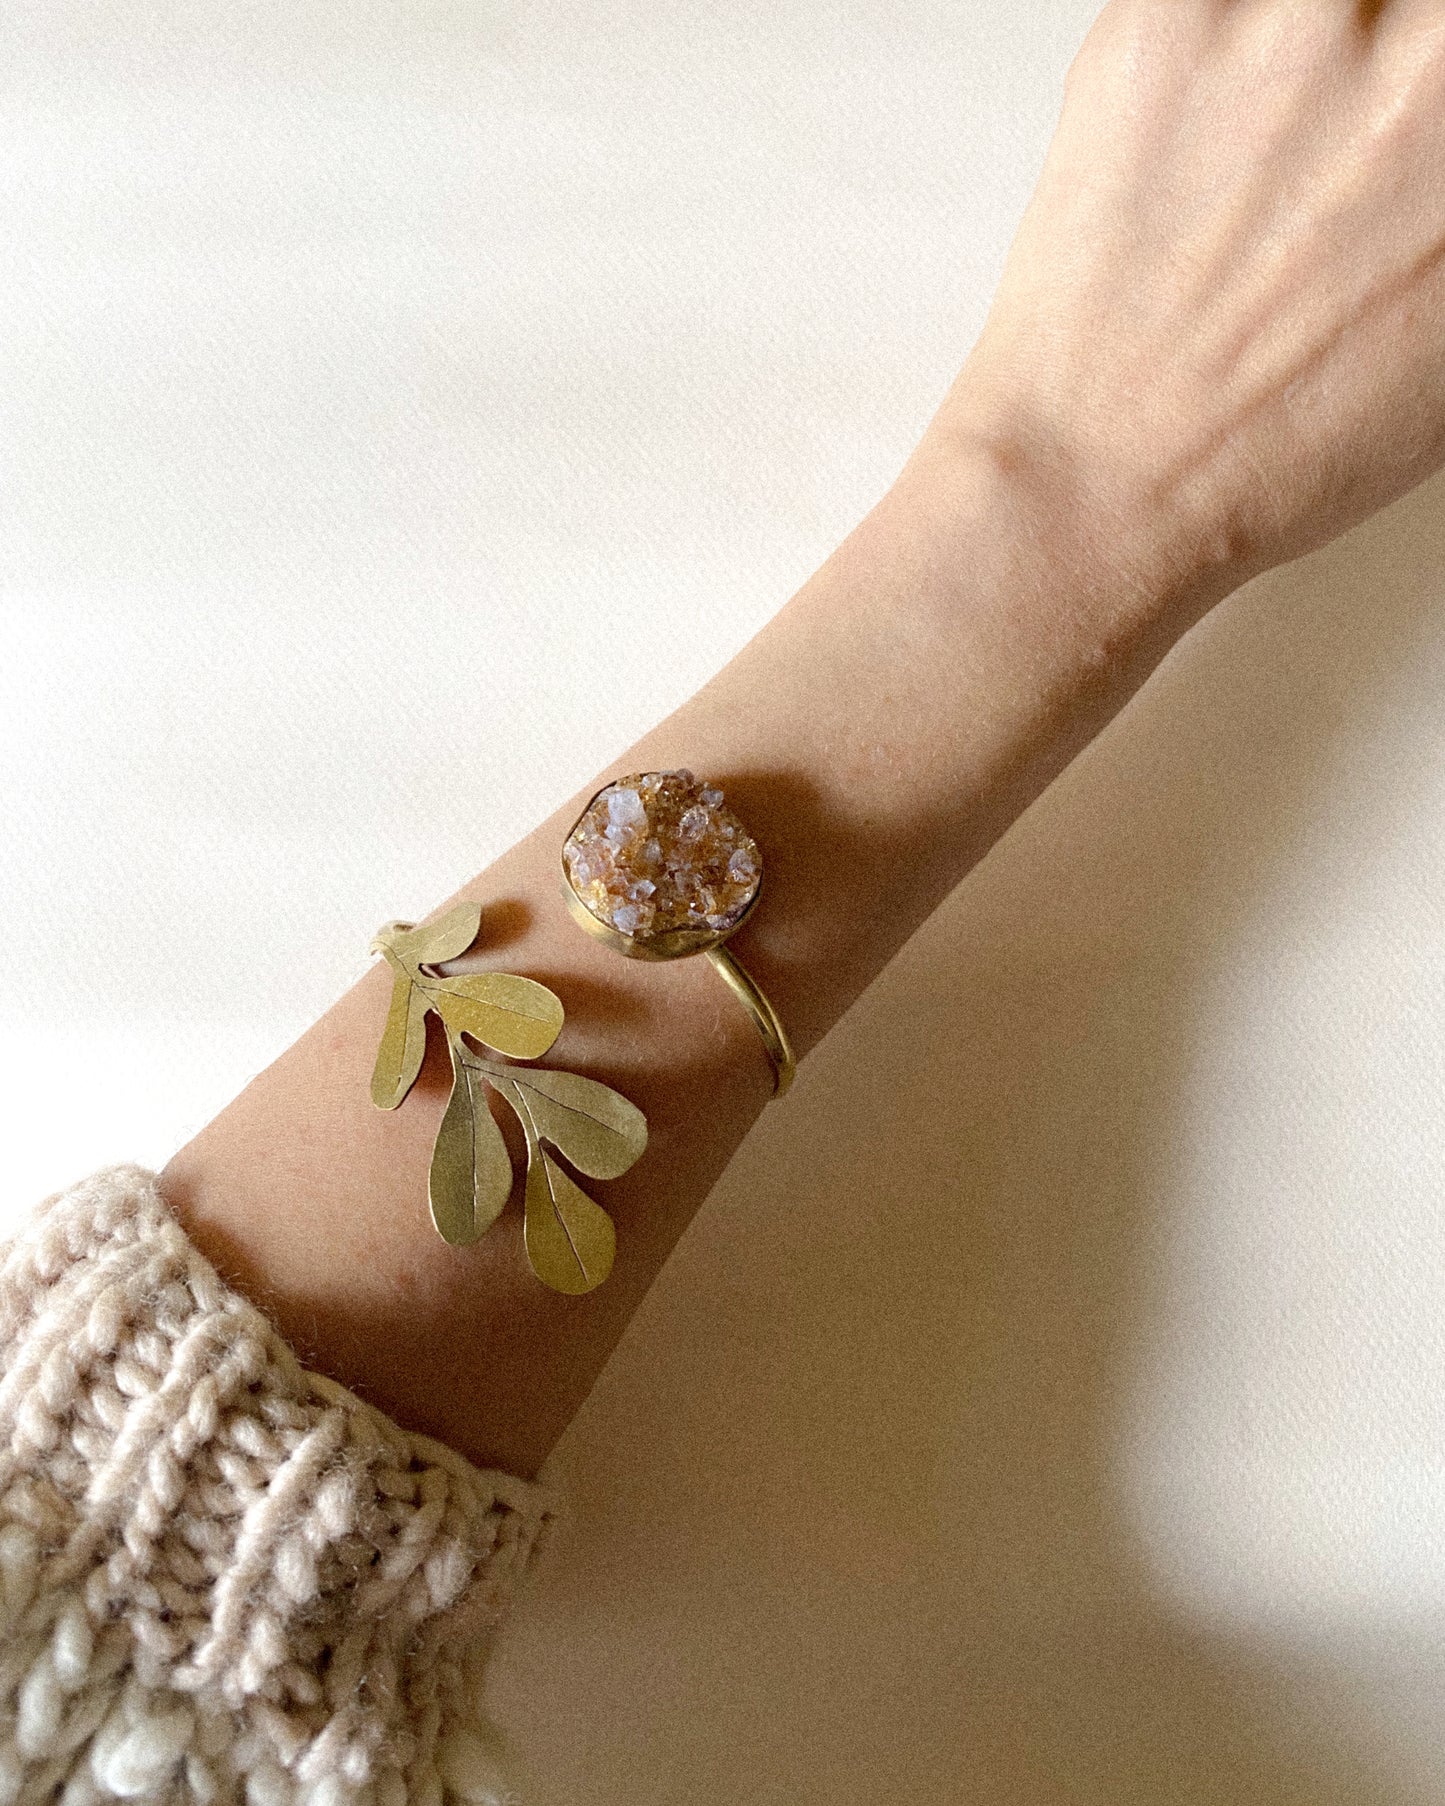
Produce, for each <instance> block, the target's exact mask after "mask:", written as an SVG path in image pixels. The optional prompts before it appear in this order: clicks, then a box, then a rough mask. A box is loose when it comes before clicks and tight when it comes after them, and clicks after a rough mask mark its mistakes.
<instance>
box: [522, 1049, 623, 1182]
mask: <svg viewBox="0 0 1445 1806" xmlns="http://www.w3.org/2000/svg"><path fill="white" fill-rule="evenodd" d="M507 1077H508V1078H509V1079H510V1080H511V1082H512V1083H513V1084H514V1085H516V1086H518V1087H519V1088H520V1089H521V1090H522V1091H523V1092H524V1093H525V1094H526V1101H527V1108H528V1111H529V1112H530V1114H531V1117H532V1121H533V1123H534V1124H535V1125H536V1129H537V1133H538V1135H540V1136H541V1137H542V1139H543V1140H544V1141H550V1142H551V1143H552V1145H553V1147H555V1148H556V1149H557V1151H558V1152H559V1153H561V1154H565V1155H566V1157H567V1159H568V1160H570V1161H571V1163H572V1164H573V1166H575V1167H576V1168H577V1170H578V1171H579V1172H582V1173H586V1174H587V1175H588V1176H589V1177H590V1178H593V1179H615V1178H617V1177H618V1175H619V1174H621V1173H625V1172H626V1171H627V1169H628V1167H630V1166H631V1165H632V1164H633V1162H634V1161H635V1160H636V1159H637V1158H638V1157H639V1155H641V1153H642V1152H643V1150H644V1149H645V1148H646V1146H647V1118H646V1117H645V1116H644V1115H643V1114H642V1112H641V1111H640V1110H639V1109H638V1107H637V1105H636V1104H634V1103H631V1102H629V1100H628V1099H627V1098H625V1097H623V1095H622V1093H621V1092H620V1091H614V1090H613V1089H612V1087H611V1086H610V1085H604V1084H602V1083H600V1081H599V1080H597V1079H587V1078H583V1077H582V1075H581V1074H580V1073H577V1072H556V1071H553V1070H552V1069H551V1068H550V1067H527V1068H525V1069H522V1068H515V1067H514V1068H513V1069H512V1070H510V1071H509V1072H508V1074H507Z"/></svg>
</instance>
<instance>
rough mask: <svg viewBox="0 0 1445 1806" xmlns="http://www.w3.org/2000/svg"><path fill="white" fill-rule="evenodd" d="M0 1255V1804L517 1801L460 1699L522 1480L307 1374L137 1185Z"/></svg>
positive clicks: (525, 1534)
mask: <svg viewBox="0 0 1445 1806" xmlns="http://www.w3.org/2000/svg"><path fill="white" fill-rule="evenodd" d="M0 1256H3V1265H0V1802H17V1803H21V1806H29V1803H30V1802H32V1801H41V1800H44V1801H52V1800H59V1801H61V1802H63V1806H89V1803H90V1802H97V1801H102V1800H114V1799H124V1800H141V1801H153V1802H157V1803H160V1802H176V1803H177V1806H179V1802H181V1801H185V1802H200V1803H202V1806H205V1803H208V1802H215V1803H216V1806H230V1803H231V1802H235V1803H236V1806H242V1803H243V1802H244V1806H301V1803H302V1802H305V1803H306V1806H343V1803H345V1806H352V1803H354V1806H403V1803H404V1802H405V1803H406V1806H443V1803H444V1802H461V1801H466V1802H469V1803H471V1806H479V1803H488V1806H490V1803H492V1802H497V1803H500V1802H503V1801H510V1800H512V1799H513V1798H515V1796H514V1795H513V1793H512V1792H511V1790H510V1788H509V1787H508V1786H507V1783H506V1781H505V1777H504V1776H503V1774H502V1772H501V1770H500V1768H499V1766H498V1754H497V1748H496V1744H495V1740H494V1738H493V1736H492V1734H491V1733H490V1732H489V1730H488V1728H487V1726H486V1724H485V1722H484V1721H483V1720H482V1719H481V1718H480V1717H479V1716H478V1708H477V1701H478V1697H479V1693H480V1686H481V1668H482V1663H483V1661H484V1660H485V1655H486V1649H487V1644H488V1640H489V1633H490V1632H491V1631H492V1630H493V1629H494V1627H495V1626H496V1625H497V1623H498V1622H499V1620H500V1618H501V1616H502V1614H503V1612H504V1609H505V1606H506V1604H507V1601H508V1598H509V1595H510V1594H511V1592H512V1590H513V1587H514V1586H515V1584H516V1582H517V1580H518V1579H519V1577H520V1576H521V1574H522V1573H523V1571H524V1570H525V1569H526V1568H527V1566H528V1565H529V1563H530V1562H531V1560H532V1559H533V1556H534V1554H535V1552H536V1551H537V1550H538V1549H539V1547H540V1546H541V1543H542V1541H543V1540H544V1538H545V1534H546V1531H547V1528H548V1526H549V1525H550V1523H551V1522H552V1519H553V1516H554V1512H555V1504H554V1502H553V1501H552V1499H551V1498H550V1495H549V1494H548V1493H547V1491H546V1490H545V1489H544V1488H542V1487H540V1486H538V1485H536V1484H534V1483H531V1482H527V1481H523V1480H518V1479H516V1478H514V1477H512V1476H510V1475H507V1474H501V1473H495V1472H484V1471H482V1470H480V1469H478V1468H475V1467H473V1466H472V1465H471V1464H470V1463H469V1462H467V1461H465V1460H464V1459H463V1458H462V1457H461V1456H460V1455H457V1454H456V1453H454V1452H453V1451H452V1450H450V1449H448V1448H446V1447H444V1446H443V1445H441V1444H440V1443H437V1442H433V1441H432V1440H430V1439H429V1438H427V1437H423V1436H417V1435H413V1434H410V1433H408V1432H406V1431H403V1430H401V1429H400V1428H398V1426H397V1425H396V1424H395V1423H393V1422H392V1421H391V1419H390V1418H388V1417H385V1416H384V1415H382V1414H381V1413H380V1412H378V1411H376V1410H374V1409H373V1408H372V1407H370V1406H369V1405H366V1404H364V1403H363V1402H362V1401H361V1400H360V1399H358V1398H357V1397H355V1396H354V1394H352V1393H350V1392H348V1391H346V1390H345V1388H344V1387H342V1386H339V1385H337V1384H335V1383H334V1382H333V1381H331V1380H327V1379H324V1378H322V1377H321V1376H320V1375H318V1374H314V1373H310V1372H307V1371H306V1369H304V1368H303V1367H302V1366H301V1364H300V1363H299V1361H298V1360H297V1359H296V1357H295V1355H294V1354H293V1353H292V1352H291V1350H290V1349H289V1348H288V1347H287V1345H286V1344H285V1343H284V1342H283V1341H282V1340H281V1338H280V1337H279V1335H278V1334H277V1333H276V1331H275V1329H274V1328H273V1327H272V1326H271V1325H270V1324H269V1323H268V1322H267V1320H266V1318H265V1317H264V1316H263V1315H262V1314H261V1313H260V1312H259V1311H257V1310H256V1309H255V1307H254V1306H253V1305H251V1304H250V1303H248V1302H247V1301H246V1300H245V1299H243V1298H241V1297H240V1296H239V1295H238V1294H237V1293H236V1292H235V1291H233V1290H232V1289H231V1288H230V1287H229V1286H227V1285H225V1284H224V1283H223V1282H222V1281H221V1279H220V1278H219V1276H218V1275H217V1273H216V1271H215V1269H214V1268H213V1267H212V1266H211V1265H210V1263H209V1262H208V1261H206V1260H205V1259H204V1258H203V1257H202V1255H201V1254H200V1253H199V1252H198V1250H197V1249H196V1248H195V1247H194V1245H193V1244H192V1243H191V1241H190V1240H189V1238H188V1237H187V1236H186V1235H185V1233H184V1232H183V1230H182V1229H181V1227H180V1225H179V1224H178V1223H177V1221H176V1220H175V1218H174V1217H173V1216H172V1215H171V1213H170V1211H169V1210H168V1209H167V1208H166V1206H165V1204H164V1203H163V1202H162V1200H161V1198H160V1197H159V1195H158V1193H157V1191H156V1188H155V1181H154V1177H153V1175H151V1174H150V1173H147V1172H144V1171H142V1170H141V1169H140V1168H138V1167H116V1168H111V1169H108V1170H107V1171H104V1172H102V1173H99V1174H97V1175H95V1176H94V1177H93V1178H91V1179H88V1180H86V1181H85V1182H84V1183H83V1184H81V1185H78V1186H76V1187H75V1188H74V1189H72V1190H71V1191H68V1192H65V1193H63V1194H61V1195H59V1196H57V1197H55V1198H51V1199H49V1200H47V1202H46V1203H44V1204H42V1205H41V1206H40V1207H39V1208H38V1210H36V1212H35V1213H34V1214H33V1216H32V1218H31V1219H30V1220H29V1221H28V1222H27V1223H26V1225H25V1226H24V1227H23V1229H22V1230H21V1232H20V1234H19V1235H18V1237H17V1238H16V1239H15V1240H13V1241H12V1242H11V1243H10V1244H9V1245H8V1246H7V1247H5V1248H4V1249H3V1250H0Z"/></svg>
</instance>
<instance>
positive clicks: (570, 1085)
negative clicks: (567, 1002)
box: [371, 903, 647, 1293]
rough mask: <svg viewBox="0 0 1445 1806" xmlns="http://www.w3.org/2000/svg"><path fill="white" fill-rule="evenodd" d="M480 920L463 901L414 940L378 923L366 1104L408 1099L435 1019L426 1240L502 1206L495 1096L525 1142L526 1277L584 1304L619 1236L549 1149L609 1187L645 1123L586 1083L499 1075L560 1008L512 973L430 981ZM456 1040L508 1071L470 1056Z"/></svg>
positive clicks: (463, 947) (619, 1099)
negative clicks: (435, 1123) (430, 1228)
mask: <svg viewBox="0 0 1445 1806" xmlns="http://www.w3.org/2000/svg"><path fill="white" fill-rule="evenodd" d="M481 921H482V908H481V905H480V904H479V903H461V904H458V906H457V907H456V908H455V909H453V910H449V911H448V912H447V914H446V915H444V916H442V917H441V918H440V920H438V921H435V922H431V923H428V924H427V925H426V926H425V927H422V928H415V927H413V926H412V924H411V923H410V922H388V923H387V925H386V926H385V927H384V928H381V929H378V931H377V933H376V937H375V939H374V940H373V941H372V943H371V946H372V951H373V952H374V953H380V954H381V955H382V956H383V957H384V958H385V959H386V961H387V963H388V965H390V967H391V968H392V971H393V973H394V974H395V979H394V982H393V985H392V993H391V1006H390V1008H389V1009H388V1010H387V1014H386V1025H385V1027H384V1028H383V1029H382V1032H381V1045H380V1046H379V1047H378V1048H377V1050H376V1065H375V1067H374V1068H373V1070H372V1074H371V1101H372V1103H374V1104H375V1105H376V1107H377V1109H378V1110H395V1109H396V1107H397V1105H398V1104H400V1103H401V1101H402V1100H403V1098H405V1096H406V1094H407V1093H408V1091H410V1090H411V1088H412V1086H413V1085H414V1084H415V1083H416V1078H417V1074H418V1073H419V1072H420V1071H421V1065H422V1059H423V1056H424V1055H425V1053H426V1019H427V1017H428V1015H434V1016H435V1017H436V1018H437V1019H438V1021H439V1022H440V1023H441V1025H442V1029H443V1031H444V1033H445V1035H446V1040H447V1050H448V1052H449V1053H450V1055H451V1062H452V1090H451V1096H450V1098H449V1099H448V1100H447V1107H446V1109H445V1111H444V1112H443V1114H442V1119H441V1123H440V1126H439V1127H438V1129H437V1136H436V1142H435V1144H434V1146H433V1148H432V1158H431V1171H430V1175H429V1178H428V1192H429V1196H430V1202H431V1215H432V1222H433V1223H434V1224H435V1225H436V1228H437V1232H438V1233H439V1234H440V1235H441V1237H442V1238H443V1240H444V1241H448V1242H451V1243H452V1244H453V1245H454V1246H457V1247H462V1246H465V1244H466V1243H468V1242H474V1241H476V1240H477V1238H478V1237H479V1236H481V1235H483V1234H485V1232H486V1231H487V1230H488V1229H490V1228H491V1226H492V1224H493V1223H494V1222H496V1220H497V1218H498V1217H499V1216H500V1215H501V1213H502V1209H503V1207H504V1206H505V1204H506V1202H507V1199H508V1198H509V1197H510V1196H511V1191H512V1177H513V1174H512V1158H511V1155H510V1153H509V1152H508V1150H507V1144H506V1141H505V1140H504V1138H503V1136H502V1131H501V1129H500V1127H499V1126H498V1124H497V1120H496V1118H495V1117H494V1116H493V1114H492V1109H491V1105H490V1103H489V1102H488V1096H487V1094H488V1091H489V1090H491V1091H495V1092H496V1094H497V1095H498V1096H499V1097H500V1098H501V1099H502V1100H503V1101H504V1102H505V1103H506V1104H507V1105H508V1106H509V1108H510V1109H511V1110H512V1111H513V1113H514V1114H515V1115H516V1118H517V1120H518V1122H519V1123H520V1124H521V1127H522V1133H523V1135H524V1137H525V1138H526V1143H527V1178H526V1186H525V1192H524V1195H525V1208H526V1221H525V1228H524V1232H523V1239H524V1242H525V1245H526V1249H527V1259H528V1261H529V1262H530V1263H531V1267H532V1271H533V1272H534V1273H535V1274H536V1275H537V1277H538V1279H540V1280H541V1281H542V1282H543V1284H544V1285H548V1286H551V1287H552V1289H553V1290H554V1291H557V1292H570V1293H582V1292H590V1291H592V1290H593V1288H594V1287H596V1286H600V1285H601V1284H602V1282H603V1280H604V1279H606V1277H607V1275H608V1274H609V1273H610V1272H611V1271H612V1260H613V1256H614V1254H615V1253H616V1249H617V1232H616V1230H615V1229H614V1227H613V1223H612V1218H611V1217H610V1216H608V1214H607V1212H606V1211H605V1210H603V1208H602V1206H601V1205H600V1204H597V1203H596V1202H594V1200H593V1199H591V1198H589V1197H588V1195H587V1193H586V1192H585V1191H583V1190H582V1188H581V1186H580V1185H578V1184H577V1182H576V1181H575V1180H574V1179H573V1178H572V1177H571V1175H570V1174H569V1173H568V1172H567V1171H566V1169H565V1168H564V1167H563V1166H562V1165H561V1164H560V1163H559V1162H558V1161H557V1160H556V1159H555V1158H554V1156H553V1154H552V1153H551V1152H550V1151H549V1150H550V1149H553V1148H555V1149H556V1151H557V1153H558V1154H560V1155H561V1156H562V1158H563V1159H564V1160H567V1161H569V1162H570V1163H571V1165H572V1166H574V1167H575V1168H576V1169H577V1171H578V1172H579V1173H583V1174H585V1175H586V1176H587V1177H588V1178H591V1179H616V1178H618V1177H620V1175H621V1174H623V1173H625V1172H626V1171H627V1169H628V1168H629V1167H630V1166H631V1165H632V1164H633V1162H634V1161H635V1160H637V1158H638V1157H639V1155H640V1154H641V1153H642V1152H643V1150H644V1149H645V1148H646V1146H647V1119H646V1118H645V1117H644V1116H643V1114H642V1112H641V1111H640V1110H639V1109H638V1108H637V1106H636V1104H634V1103H630V1102H629V1101H628V1099H627V1098H625V1097H623V1096H622V1094H621V1092H619V1091H614V1090H613V1089H612V1088H611V1086H610V1085H604V1084H602V1083H600V1082H599V1081H598V1080H597V1079H589V1078H584V1077H583V1076H582V1074H581V1073H576V1072H559V1071H558V1070H556V1069H555V1068H554V1067H536V1066H517V1065H512V1064H510V1063H509V1062H510V1061H514V1060H536V1059H540V1058H541V1056H542V1055H543V1054H544V1053H546V1052H547V1050H548V1049H549V1048H550V1047H551V1046H552V1043H553V1042H554V1041H555V1040H556V1039H557V1036H558V1035H559V1034H560V1033H561V1030H562V1021H563V1010H562V1004H561V1002H560V1000H559V999H558V997H557V996H556V994H555V992H552V991H549V990H548V989H547V987H546V985H543V984H538V983H537V981H536V980H535V979H531V978H519V977H517V976H516V975H515V974H514V973H510V972H468V973H465V974H459V975H457V976H456V977H451V978H448V977H444V976H443V975H442V974H441V973H439V972H438V971H437V970H436V967H437V966H439V965H442V964H443V963H445V962H446V961H447V960H453V959H459V958H460V957H461V956H462V954H464V953H465V952H466V951H467V950H468V949H469V948H470V947H471V946H472V945H473V943H474V942H475V941H476V938H477V935H478V933H479V932H480V930H481ZM464 1037H469V1038H470V1041H475V1042H478V1043H480V1045H481V1046H482V1047H484V1048H488V1049H490V1050H491V1052H492V1053H494V1054H505V1055H506V1056H507V1059H506V1060H496V1059H491V1058H488V1057H487V1055H485V1054H482V1053H478V1052H477V1051H476V1049H475V1048H474V1047H472V1046H471V1045H469V1041H468V1040H467V1039H464ZM544 1144H545V1145H544Z"/></svg>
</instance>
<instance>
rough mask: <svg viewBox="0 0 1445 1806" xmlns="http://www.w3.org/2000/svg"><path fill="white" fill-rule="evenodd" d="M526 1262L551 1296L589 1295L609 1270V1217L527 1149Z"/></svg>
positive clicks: (546, 1159)
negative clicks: (527, 1261)
mask: <svg viewBox="0 0 1445 1806" xmlns="http://www.w3.org/2000/svg"><path fill="white" fill-rule="evenodd" d="M527 1155H528V1159H527V1220H526V1230H525V1236H526V1244H527V1259H528V1260H529V1261H530V1262H531V1263H532V1271H533V1272H534V1273H535V1274H536V1275H537V1277H538V1279H540V1280H541V1281H542V1283H543V1284H544V1285H549V1286H551V1288H552V1289H553V1291H554V1292H570V1293H574V1294H575V1293H581V1292H590V1291H591V1290H592V1289H593V1288H594V1287H595V1286H600V1285H601V1284H602V1281H603V1280H604V1279H606V1277H607V1275H608V1274H609V1273H610V1272H611V1271H612V1258H613V1255H614V1254H615V1253H616V1252H617V1231H616V1229H615V1228H614V1227H613V1223H612V1218H611V1217H610V1216H608V1214H607V1212H606V1211H605V1210H603V1208H602V1207H601V1205H600V1204H594V1203H593V1201H592V1199H591V1198H589V1197H588V1196H587V1194H586V1192H585V1191H583V1190H582V1188H581V1187H580V1186H579V1185H577V1184H575V1183H574V1182H573V1181H572V1180H571V1179H569V1178H568V1177H567V1175H566V1173H565V1172H563V1170H562V1168H561V1167H560V1166H558V1164H557V1162H556V1161H555V1160H553V1158H552V1156H551V1155H550V1154H549V1153H548V1152H547V1150H546V1149H545V1148H544V1147H543V1146H542V1145H541V1143H540V1142H537V1141H531V1142H529V1144H528V1148H527Z"/></svg>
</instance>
